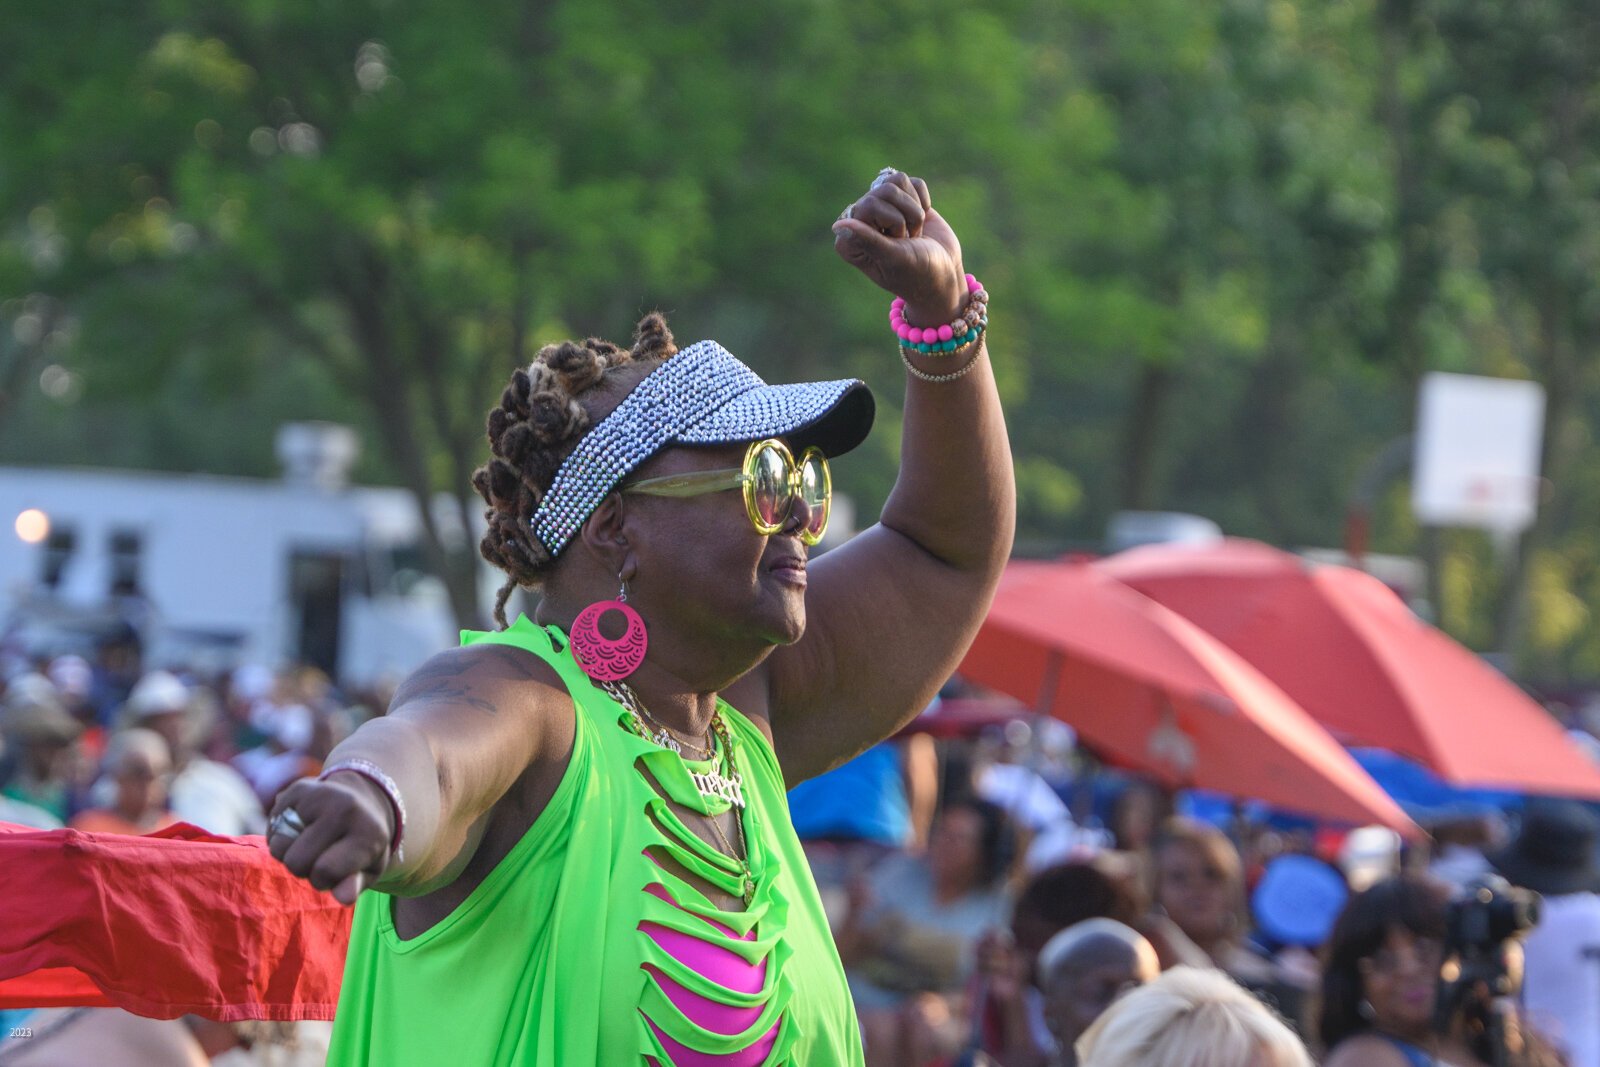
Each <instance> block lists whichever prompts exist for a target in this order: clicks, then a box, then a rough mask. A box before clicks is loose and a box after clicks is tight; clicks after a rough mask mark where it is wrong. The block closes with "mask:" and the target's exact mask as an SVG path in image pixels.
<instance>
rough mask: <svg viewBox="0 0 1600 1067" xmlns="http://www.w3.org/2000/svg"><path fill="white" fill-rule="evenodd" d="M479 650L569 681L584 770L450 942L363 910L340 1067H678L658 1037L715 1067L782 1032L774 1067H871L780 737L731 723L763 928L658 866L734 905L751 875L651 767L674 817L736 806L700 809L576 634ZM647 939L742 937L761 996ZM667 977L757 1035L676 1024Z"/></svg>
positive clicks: (338, 1027)
mask: <svg viewBox="0 0 1600 1067" xmlns="http://www.w3.org/2000/svg"><path fill="white" fill-rule="evenodd" d="M478 642H496V643H501V644H509V645H515V646H516V647H519V648H524V649H527V650H528V651H530V652H532V653H533V654H535V655H537V656H539V657H540V658H541V659H543V660H545V661H546V662H548V663H549V664H550V665H551V666H552V667H554V668H555V669H556V671H557V672H559V673H560V675H561V677H562V679H563V680H564V681H565V682H566V685H567V688H568V691H569V692H570V693H571V695H572V699H573V705H574V707H575V708H576V710H577V724H576V725H577V729H576V734H575V740H574V743H573V749H572V757H571V760H570V762H569V763H568V766H567V769H566V772H565V774H564V775H563V777H562V779H561V782H560V785H559V786H558V787H557V789H556V792H555V795H554V796H553V797H552V798H551V800H550V803H549V805H548V806H547V807H546V808H545V810H544V812H543V813H542V814H541V815H540V816H539V818H538V820H537V821H536V822H535V823H534V824H533V826H532V827H531V828H530V829H529V830H528V832H527V834H526V835H524V837H523V838H522V839H521V840H520V841H519V842H518V843H517V844H516V845H515V846H514V847H513V848H512V850H511V851H510V853H508V854H507V855H506V857H505V859H503V860H502V861H501V862H500V864H499V865H498V866H496V867H495V869H494V870H493V871H492V872H490V874H489V875H488V877H486V878H485V879H484V880H483V882H482V883H481V884H480V885H479V886H478V887H477V888H476V889H475V890H473V892H472V894H471V895H470V896H468V897H467V899H466V900H465V901H463V902H462V903H461V905H460V906H459V907H457V908H456V909H455V911H453V912H452V913H451V914H450V915H448V916H447V917H446V918H444V919H443V920H441V921H440V922H439V923H438V924H436V925H435V926H433V927H431V928H430V929H428V930H427V931H425V932H423V933H422V934H420V935H418V936H417V937H414V938H411V939H410V940H406V941H402V940H400V938H399V937H397V936H396V934H395V929H394V921H393V913H392V911H391V908H390V904H391V898H390V897H389V896H388V895H387V894H383V893H378V892H368V893H364V894H362V896H361V898H360V899H359V900H358V901H357V904H356V910H355V918H354V925H353V929H352V931H351V939H350V949H349V953H348V955H347V957H346V962H345V974H344V984H343V987H342V990H341V992H340V1000H339V1008H338V1016H337V1019H336V1020H335V1022H334V1034H333V1041H332V1046H331V1051H330V1053H329V1056H328V1061H327V1062H328V1064H329V1067H353V1065H356V1064H374V1065H383V1067H409V1065H413V1064H415V1065H418V1067H421V1065H428V1067H433V1065H436V1064H463V1065H471V1067H479V1065H481V1067H500V1065H507V1067H509V1065H519V1067H520V1065H527V1064H548V1065H552V1067H555V1065H559V1067H582V1065H586V1064H596V1065H602V1064H603V1065H607V1067H610V1065H613V1064H615V1065H619V1067H620V1065H629V1067H631V1065H635V1064H643V1063H646V1062H648V1060H651V1059H653V1060H655V1061H657V1062H658V1063H660V1064H661V1065H663V1067H665V1065H668V1064H672V1063H673V1062H674V1061H673V1060H672V1058H671V1057H670V1056H669V1055H668V1053H667V1049H666V1046H664V1045H663V1043H662V1042H661V1040H659V1038H658V1036H657V1031H659V1032H660V1033H664V1034H665V1035H666V1036H667V1037H668V1038H669V1039H670V1040H671V1041H672V1042H674V1043H679V1044H681V1045H683V1046H686V1047H688V1048H690V1049H693V1050H695V1051H697V1052H700V1053H706V1054H712V1055H717V1054H727V1053H732V1052H736V1051H737V1050H739V1049H742V1048H746V1047H748V1046H749V1045H750V1044H751V1042H752V1038H753V1037H760V1036H761V1035H765V1034H767V1033H769V1032H770V1031H771V1030H772V1029H773V1027H774V1026H776V1027H777V1037H776V1040H775V1041H774V1042H773V1043H772V1047H771V1050H770V1052H769V1054H768V1055H767V1056H766V1057H765V1059H763V1060H762V1061H761V1062H762V1064H763V1067H768V1065H770V1067H777V1065H779V1064H796V1065H827V1067H834V1065H841V1067H859V1065H861V1064H862V1053H861V1039H860V1034H859V1030H858V1027H857V1023H856V1017H855V1011H854V1008H853V1007H852V1006H851V1002H850V995H849V991H848V987H847V985H846V983H845V978H844V970H843V968H842V967H841V965H840V963H839V955H838V952H837V950H836V949H835V948H834V945H833V939H832V937H831V935H830V934H829V931H828V924H827V919H826V918H825V916H824V914H823V910H822V903H821V900H820V899H819V898H818V895H817V889H816V884H815V882H814V881H813V880H812V878H811V872H810V868H809V867H808V866H807V864H806V859H805V855H804V853H803V852H802V851H801V848H800V843H799V840H798V839H797V838H796V837H795V833H794V829H793V827H792V826H791V825H790V822H789V810H788V806H787V800H786V798H785V793H784V787H783V775H782V773H781V771H780V770H779V767H778V762H777V759H776V757H775V756H774V754H773V751H772V748H771V746H770V745H769V744H768V742H767V740H766V738H765V736H764V735H762V734H761V732H760V731H759V730H758V729H757V728H756V727H755V726H754V724H752V723H751V722H750V720H748V719H746V718H745V717H744V716H743V715H741V714H740V713H739V712H737V711H735V710H734V709H733V708H731V707H730V706H728V705H727V704H726V703H723V704H722V705H721V710H722V714H723V716H724V718H725V720H726V721H727V724H728V727H729V733H730V734H731V736H732V739H733V752H734V756H735V760H736V762H737V766H738V770H739V772H740V773H741V774H742V775H743V777H744V796H745V798H746V803H747V806H746V808H745V810H744V816H743V817H744V830H745V839H746V842H747V847H748V851H749V862H750V867H751V873H752V875H753V876H754V878H755V882H756V888H755V893H754V896H753V899H752V902H751V904H750V906H749V908H748V909H746V910H743V911H729V910H724V909H721V908H718V907H715V906H713V905H712V904H711V903H710V901H709V900H707V898H706V897H705V895H704V894H703V893H701V892H700V891H699V889H697V888H696V887H695V886H693V885H691V884H690V883H688V882H686V881H684V880H683V879H681V878H679V877H677V876H676V875H675V874H673V873H672V872H671V871H670V870H668V869H665V868H663V866H661V865H660V864H659V863H658V862H656V861H654V860H652V859H651V857H650V853H654V854H656V855H657V856H670V857H671V859H673V860H675V861H676V862H677V863H678V864H679V865H681V866H682V867H683V868H684V869H686V870H688V871H691V872H693V874H694V875H695V876H697V877H699V878H703V879H704V880H705V881H706V882H708V883H709V884H711V885H714V886H716V887H717V888H719V889H722V890H724V891H725V892H727V893H729V894H731V895H733V896H734V897H737V896H739V894H740V892H741V890H740V882H741V880H742V871H741V870H740V867H739V865H738V864H737V863H736V862H734V861H732V860H730V859H729V858H728V857H726V856H723V855H721V854H720V853H719V852H717V851H716V850H715V849H713V848H711V847H710V846H708V845H707V844H705V843H704V842H703V841H701V840H700V838H699V837H697V836H696V835H695V834H694V833H692V832H691V831H689V829H688V828H687V827H685V826H684V824H683V823H682V821H681V820H680V819H679V817H678V816H677V814H676V813H675V812H674V811H673V809H672V807H671V806H670V805H668V804H666V803H665V802H664V801H663V800H662V798H661V795H660V794H659V793H658V792H657V791H656V790H655V789H654V788H652V787H651V785H650V784H649V783H648V782H647V781H646V779H645V776H644V774H643V773H641V769H640V768H641V767H642V768H645V769H648V771H649V772H650V774H651V775H652V776H653V777H654V778H655V779H656V781H657V782H659V783H660V785H661V787H662V788H663V789H664V790H665V791H666V792H667V793H668V794H669V795H670V796H671V797H672V798H673V799H674V800H675V801H678V802H680V803H685V804H687V805H688V806H691V807H697V808H699V809H700V810H707V811H709V813H711V814H717V813H719V812H721V811H725V810H726V805H725V804H722V803H721V802H709V803H708V802H706V801H704V800H702V799H701V798H700V797H699V794H698V792H697V791H696V790H695V789H694V785H693V783H692V781H691V780H690V778H689V774H688V771H687V769H686V768H685V767H684V765H683V761H682V759H681V758H680V757H679V756H678V755H677V754H675V753H673V752H670V751H668V750H666V749H663V748H660V747H659V746H657V745H655V744H653V743H652V742H650V741H647V740H645V739H643V738H641V737H639V736H638V735H637V734H635V733H633V732H632V731H631V730H629V729H627V728H626V725H625V724H626V721H627V716H628V713H627V712H626V711H625V710H624V709H623V708H622V707H621V706H620V705H618V704H617V703H616V702H615V701H613V700H612V699H611V698H610V697H609V696H608V695H607V694H606V693H605V692H604V691H602V690H600V689H598V688H597V687H595V686H594V685H593V684H591V683H590V681H589V680H588V678H587V677H585V676H584V675H583V673H582V672H581V671H580V670H579V669H578V667H577V665H576V664H575V663H574V662H573V660H572V657H571V655H570V653H569V652H568V651H567V648H566V639H565V637H564V635H562V634H561V632H560V630H558V629H554V628H551V629H549V630H546V629H544V628H541V627H538V626H535V625H534V624H532V623H531V622H529V621H528V620H527V619H526V618H518V619H517V621H516V622H515V623H514V624H513V625H512V626H511V627H510V628H509V629H507V630H505V631H502V632H499V633H477V632H473V631H466V632H464V633H463V634H462V644H464V645H467V644H474V643H478ZM669 898H670V899H669ZM674 902H676V903H674ZM708 920H709V922H708ZM642 923H646V924H657V925H658V926H659V927H666V928H668V929H669V930H676V931H681V932H682V933H685V934H689V935H691V936H694V937H699V938H707V933H706V932H707V930H709V929H712V927H713V924H715V926H717V927H720V928H721V929H724V930H728V931H731V932H732V935H733V936H732V937H727V938H721V939H720V940H719V941H718V943H719V944H720V945H721V946H722V947H724V948H730V949H731V951H733V952H735V953H737V954H738V955H739V956H741V957H743V958H744V959H746V960H747V961H749V962H750V963H759V961H760V960H761V959H763V958H764V959H765V960H766V971H765V981H764V983H763V984H762V988H761V989H760V990H759V992H756V993H744V992H736V991H732V990H729V989H726V988H723V987H720V986H717V985H716V984H715V983H714V982H711V981H710V980H708V979H707V978H706V977H705V976H704V975H702V974H700V973H697V972H696V971H695V970H694V969H692V968H690V967H687V966H685V965H684V964H682V963H680V962H679V960H678V959H676V958H674V956H672V955H671V954H669V953H668V952H667V951H665V950H664V949H663V948H662V947H661V945H660V944H658V942H657V940H656V939H655V938H654V937H652V936H651V935H650V934H649V933H647V932H645V930H642V929H641V928H640V927H641V924H642ZM747 936H748V937H749V939H748V940H745V939H744V938H746V937H747ZM708 939H709V938H708ZM657 974H660V975H664V976H665V977H666V978H668V979H670V982H669V984H672V983H675V984H676V985H677V986H678V987H680V988H681V989H688V990H690V991H692V992H694V993H696V994H699V995H701V996H704V997H707V998H710V999H715V1000H718V1001H720V1002H721V1003H723V1004H726V1005H729V1006H731V1007H736V1008H739V1009H742V1010H743V1011H745V1012H746V1013H747V1014H748V1015H750V1016H752V1017H754V1018H755V1022H754V1023H753V1025H751V1026H749V1027H748V1028H747V1029H746V1030H745V1031H744V1032H742V1033H740V1034H737V1035H724V1034H720V1033H716V1032H712V1031H709V1030H706V1029H703V1028H701V1027H699V1026H697V1025H696V1024H695V1023H694V1022H692V1021H691V1020H690V1019H689V1018H688V1017H687V1016H686V1015H685V1014H684V1013H683V1012H682V1011H680V1010H678V1009H677V1008H675V1007H674V1005H673V1003H672V1001H671V1000H670V999H669V997H668V996H667V995H666V993H665V992H664V991H663V986H662V984H661V982H660V981H659V980H658V978H657ZM680 997H681V991H680ZM652 1023H653V1024H654V1025H653V1026H652V1025H651V1024H652Z"/></svg>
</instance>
